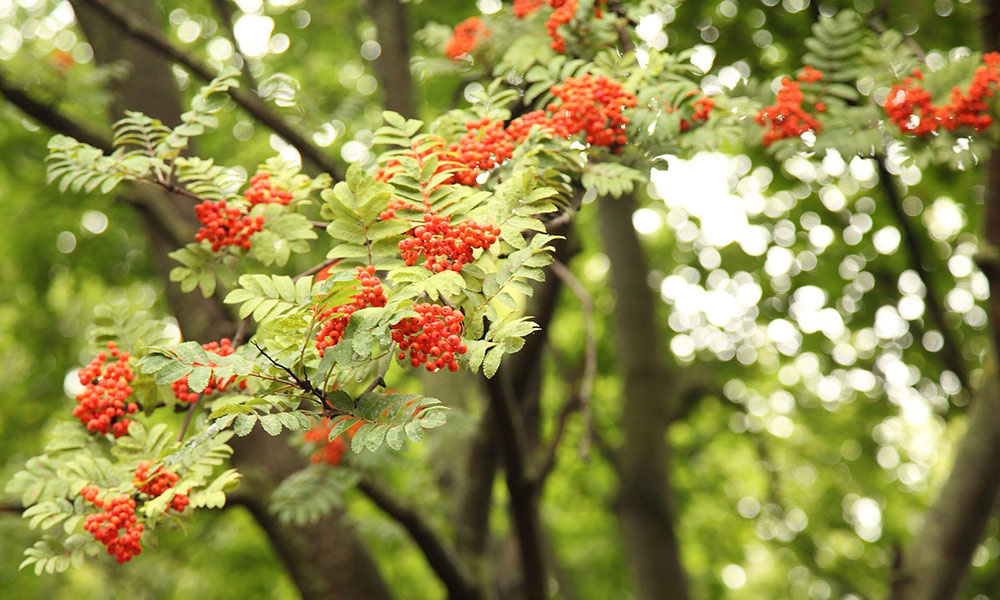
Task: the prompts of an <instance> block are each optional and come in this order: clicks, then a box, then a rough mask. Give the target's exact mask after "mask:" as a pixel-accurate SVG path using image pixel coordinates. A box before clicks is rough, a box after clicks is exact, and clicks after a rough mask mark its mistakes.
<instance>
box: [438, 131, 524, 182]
mask: <svg viewBox="0 0 1000 600" xmlns="http://www.w3.org/2000/svg"><path fill="white" fill-rule="evenodd" d="M465 128H466V129H468V133H466V134H465V135H463V136H462V138H461V139H459V140H458V142H457V143H454V144H452V145H451V146H449V147H448V152H450V153H452V154H453V155H455V157H456V158H457V160H458V161H459V162H460V163H462V165H463V166H464V168H463V169H462V170H460V171H458V172H456V173H455V175H454V179H455V181H456V182H458V183H460V184H462V185H476V178H477V177H478V176H479V174H480V173H481V172H482V171H489V170H490V169H492V168H493V167H495V166H497V165H499V164H500V163H502V162H503V161H505V160H507V159H508V158H510V157H511V156H512V155H513V154H514V144H513V142H512V141H511V138H510V136H509V135H508V134H507V132H506V131H505V130H504V126H503V121H491V120H490V119H486V118H484V119H482V120H479V121H470V122H468V123H466V124H465Z"/></svg>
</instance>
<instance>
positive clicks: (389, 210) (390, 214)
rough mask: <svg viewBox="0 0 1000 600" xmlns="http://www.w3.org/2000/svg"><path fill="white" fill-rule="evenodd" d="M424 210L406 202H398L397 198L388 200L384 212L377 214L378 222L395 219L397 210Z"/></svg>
mask: <svg viewBox="0 0 1000 600" xmlns="http://www.w3.org/2000/svg"><path fill="white" fill-rule="evenodd" d="M407 209H409V210H424V209H422V208H420V207H418V206H416V205H414V204H411V203H409V202H407V201H406V200H400V199H399V198H390V199H389V203H388V204H386V206H385V210H383V211H382V212H380V213H379V215H378V218H379V220H380V221H385V220H388V219H393V218H395V217H396V211H397V210H407Z"/></svg>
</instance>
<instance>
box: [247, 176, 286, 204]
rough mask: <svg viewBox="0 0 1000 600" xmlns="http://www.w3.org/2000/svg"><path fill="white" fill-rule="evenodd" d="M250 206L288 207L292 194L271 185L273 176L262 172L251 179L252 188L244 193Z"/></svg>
mask: <svg viewBox="0 0 1000 600" xmlns="http://www.w3.org/2000/svg"><path fill="white" fill-rule="evenodd" d="M243 197H244V198H246V199H247V200H248V201H249V202H250V204H252V205H254V206H256V205H258V204H283V205H285V206H288V203H289V202H291V201H292V193H291V192H289V191H288V190H285V189H282V188H280V187H278V186H276V185H274V184H273V183H271V174H270V173H268V172H266V171H261V172H260V173H257V174H256V175H254V176H253V177H251V178H250V187H248V188H247V189H246V191H244V192H243Z"/></svg>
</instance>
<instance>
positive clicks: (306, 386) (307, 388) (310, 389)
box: [253, 342, 340, 413]
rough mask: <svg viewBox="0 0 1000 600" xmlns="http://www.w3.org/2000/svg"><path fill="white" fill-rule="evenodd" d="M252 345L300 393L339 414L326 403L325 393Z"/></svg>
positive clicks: (255, 343)
mask: <svg viewBox="0 0 1000 600" xmlns="http://www.w3.org/2000/svg"><path fill="white" fill-rule="evenodd" d="M253 345H254V348H256V349H257V350H258V351H259V352H260V353H261V355H262V356H263V357H264V358H266V359H267V360H269V361H270V362H271V364H272V365H274V366H276V367H278V368H279V369H281V370H282V371H284V372H285V373H288V376H289V377H291V378H292V381H294V382H295V385H296V386H298V387H299V389H301V390H302V391H304V392H306V393H307V394H312V395H313V396H315V397H316V398H317V399H319V401H320V402H321V403H322V405H323V407H324V408H326V409H327V410H329V411H331V412H337V413H339V412H340V411H338V410H337V409H336V408H334V407H333V405H332V404H330V403H329V401H327V398H326V392H324V391H323V390H317V389H316V388H315V387H314V386H313V384H312V382H311V381H309V380H308V379H303V378H301V377H299V376H298V375H296V374H295V371H292V370H291V369H289V368H288V367H286V366H285V365H283V364H281V363H279V362H278V361H276V360H274V359H273V358H271V356H270V355H269V354H268V353H267V352H265V351H264V349H263V348H261V347H260V344H258V343H257V342H253Z"/></svg>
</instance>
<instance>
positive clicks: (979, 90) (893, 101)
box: [884, 52, 1000, 136]
mask: <svg viewBox="0 0 1000 600" xmlns="http://www.w3.org/2000/svg"><path fill="white" fill-rule="evenodd" d="M983 63H984V64H982V65H980V66H979V67H977V68H976V71H975V73H973V75H972V82H971V83H970V84H969V87H968V89H967V90H966V91H964V92H963V91H962V90H961V88H959V87H957V86H956V87H954V88H952V90H951V101H950V102H949V103H948V104H945V105H944V106H936V105H935V104H934V103H933V102H932V101H931V94H930V92H928V91H926V90H924V89H923V88H921V87H920V86H919V85H915V84H914V80H915V79H916V80H922V79H923V78H924V76H923V73H922V72H921V71H920V70H919V69H914V70H913V72H912V77H906V78H904V79H903V82H902V84H897V85H895V86H893V88H892V90H890V91H889V96H888V97H887V98H886V99H885V104H884V108H885V111H886V113H887V114H888V115H889V121H890V122H892V123H893V124H895V125H896V126H898V127H899V130H900V131H901V132H903V133H909V134H913V135H918V136H922V135H927V134H928V133H933V132H936V131H937V130H938V129H940V128H941V127H944V128H945V129H947V130H948V131H955V130H957V129H959V128H962V127H970V128H972V130H973V131H975V132H977V133H978V132H981V131H984V130H985V129H986V128H987V127H989V126H990V125H992V124H993V117H991V116H990V115H988V114H986V113H987V111H988V110H989V106H988V105H987V104H986V99H987V98H990V97H991V96H993V94H994V93H995V91H994V89H993V85H994V84H996V83H998V82H1000V53H997V52H990V53H989V54H986V55H984V56H983Z"/></svg>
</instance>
